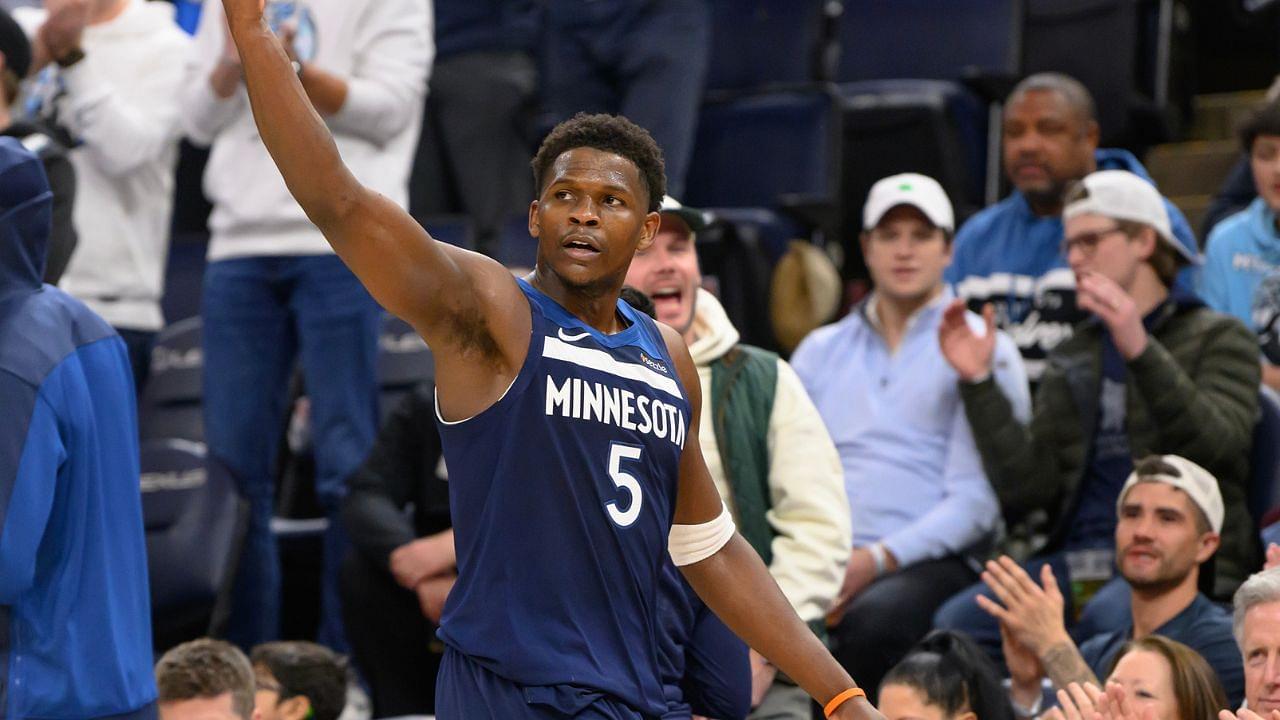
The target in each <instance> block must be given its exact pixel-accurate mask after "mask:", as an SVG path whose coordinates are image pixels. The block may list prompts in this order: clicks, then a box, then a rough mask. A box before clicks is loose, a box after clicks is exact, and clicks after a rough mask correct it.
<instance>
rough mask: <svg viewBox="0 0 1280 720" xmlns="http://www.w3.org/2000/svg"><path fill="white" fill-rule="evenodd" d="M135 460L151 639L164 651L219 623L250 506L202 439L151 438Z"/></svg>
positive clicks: (214, 629)
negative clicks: (148, 582) (138, 466)
mask: <svg viewBox="0 0 1280 720" xmlns="http://www.w3.org/2000/svg"><path fill="white" fill-rule="evenodd" d="M140 459H141V469H142V474H141V478H140V485H141V490H142V519H143V525H144V527H145V529H146V543H147V570H148V573H149V575H150V579H151V616H152V633H153V644H154V647H155V648H156V649H157V651H163V650H164V649H166V648H169V647H172V646H173V645H175V644H177V643H179V642H182V641H184V640H190V639H193V638H196V637H201V636H204V635H213V636H217V635H219V634H220V633H221V632H222V630H223V629H224V626H225V622H226V618H227V613H228V612H229V610H230V606H229V602H230V590H231V582H232V578H233V576H234V574H235V567H236V558H237V557H238V556H239V550H240V544H241V542H242V540H243V538H244V532H245V529H246V527H247V521H248V508H247V506H246V505H244V504H243V503H242V501H240V499H239V498H238V496H237V495H236V489H235V482H234V480H233V479H232V476H231V473H230V471H229V470H227V469H226V468H225V467H224V466H223V465H222V464H221V463H219V462H217V461H216V460H214V459H213V458H211V457H209V456H208V454H207V452H206V450H205V446H204V445H203V444H202V443H197V442H191V441H189V440H178V439H165V440H149V441H146V442H144V443H142V446H141V455H140Z"/></svg>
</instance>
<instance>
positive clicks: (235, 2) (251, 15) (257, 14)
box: [222, 0, 266, 27]
mask: <svg viewBox="0 0 1280 720" xmlns="http://www.w3.org/2000/svg"><path fill="white" fill-rule="evenodd" d="M265 6H266V0H222V8H223V9H224V10H225V11H226V14H227V22H228V23H229V24H230V25H231V26H232V27H235V26H236V25H237V24H239V23H243V22H256V21H257V20H260V19H262V9H263V8H264V7H265Z"/></svg>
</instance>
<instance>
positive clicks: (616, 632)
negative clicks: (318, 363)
mask: <svg viewBox="0 0 1280 720" xmlns="http://www.w3.org/2000/svg"><path fill="white" fill-rule="evenodd" d="M520 289H521V290H523V291H524V293H525V296H526V297H527V298H528V300H529V306H530V312H531V315H532V320H533V322H532V333H531V337H530V339H529V350H528V354H527V357H526V358H525V361H524V365H523V366H522V367H521V368H520V373H519V375H517V376H516V379H515V381H514V382H513V383H512V384H511V387H510V388H509V389H508V390H507V392H506V393H505V394H504V395H503V396H502V398H501V399H500V400H498V401H497V402H496V403H494V404H493V405H492V406H491V407H489V408H488V409H486V410H485V411H484V412H482V413H480V414H479V415H476V416H475V417H473V418H470V419H467V420H464V421H460V422H456V423H448V422H444V421H441V422H440V436H441V440H442V442H443V445H444V455H445V462H446V464H447V466H448V468H449V498H450V503H451V505H452V511H453V523H454V539H455V543H456V545H457V552H458V581H457V584H456V585H454V587H453V590H452V591H451V592H450V593H449V599H448V602H446V603H445V608H444V616H443V618H442V620H441V623H440V631H439V634H440V637H441V639H443V640H444V641H445V642H446V643H448V644H449V645H450V646H451V647H453V648H454V649H456V650H458V651H460V652H462V653H465V654H466V655H468V656H469V657H470V658H471V659H472V660H474V661H475V662H477V663H479V664H480V665H482V666H483V667H485V668H486V669H488V670H490V671H491V672H493V673H495V674H497V675H500V676H502V677H505V678H507V679H508V680H511V681H512V682H515V683H519V684H521V685H566V684H567V685H575V686H579V687H583V688H589V689H593V690H598V691H601V692H604V693H607V694H608V695H610V696H613V697H616V698H618V699H619V700H621V701H623V702H626V703H627V704H629V705H631V706H632V707H634V708H636V709H637V710H639V711H642V712H644V713H645V714H649V715H660V714H661V713H662V712H663V709H664V703H663V693H662V687H661V684H660V683H659V679H658V676H659V670H658V660H657V642H658V636H659V633H660V632H661V623H660V621H659V618H658V593H659V592H660V587H661V570H662V564H663V562H664V560H665V559H666V557H667V535H668V533H669V531H670V529H671V520H672V516H673V514H674V512H675V497H676V482H677V476H678V471H679V462H680V455H681V452H682V450H683V447H684V443H685V439H686V437H687V433H688V430H689V423H690V420H691V410H690V406H689V402H688V400H687V399H686V397H685V394H684V388H683V387H682V386H681V384H680V379H679V376H678V374H677V372H676V368H675V364H674V363H673V362H672V361H671V357H670V355H669V354H668V352H667V348H666V343H665V342H664V341H663V339H662V335H661V333H660V332H659V330H658V327H657V325H656V324H655V323H654V322H653V320H652V319H650V318H649V317H647V316H645V315H643V314H642V313H639V312H636V311H635V310H634V309H633V308H632V307H631V306H630V305H628V304H627V303H625V302H622V301H619V302H618V305H617V307H618V314H619V315H620V316H621V317H622V318H623V319H624V320H626V321H627V322H629V323H630V325H629V326H628V327H627V328H626V329H625V330H623V331H622V332H619V333H616V334H614V335H604V334H602V333H600V332H599V331H597V330H595V329H594V328H591V327H588V326H586V325H585V324H584V323H583V322H582V321H581V320H579V319H578V318H576V317H574V316H573V315H572V314H571V313H569V312H568V311H567V310H565V309H564V308H563V307H561V306H560V305H559V304H558V303H556V302H555V301H554V300H552V299H551V298H549V297H547V296H546V295H544V294H543V293H542V292H540V291H538V290H536V289H534V288H533V287H531V286H530V285H529V284H527V283H525V282H523V281H520Z"/></svg>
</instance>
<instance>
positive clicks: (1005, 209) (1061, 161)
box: [947, 73, 1196, 385]
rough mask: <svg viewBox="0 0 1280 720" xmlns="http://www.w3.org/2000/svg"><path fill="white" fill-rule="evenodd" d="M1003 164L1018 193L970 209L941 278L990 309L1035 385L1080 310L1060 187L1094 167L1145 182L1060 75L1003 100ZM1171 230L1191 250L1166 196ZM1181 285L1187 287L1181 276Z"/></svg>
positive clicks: (1031, 81)
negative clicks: (1102, 139) (1109, 145)
mask: <svg viewBox="0 0 1280 720" xmlns="http://www.w3.org/2000/svg"><path fill="white" fill-rule="evenodd" d="M1002 138H1003V139H1002V145H1003V152H1004V170H1005V175H1006V176H1007V177H1008V178H1009V182H1011V183H1012V184H1013V186H1014V192H1013V193H1012V194H1011V195H1009V197H1007V198H1005V199H1004V200H1002V201H1001V202H999V203H997V204H996V205H993V206H991V207H989V208H987V209H985V210H983V211H982V212H980V213H978V214H977V215H975V216H973V217H972V218H971V219H970V220H969V221H968V222H966V223H965V224H964V227H962V228H960V231H959V232H958V233H957V234H956V249H955V260H954V261H953V262H952V263H951V267H949V268H948V269H947V280H948V281H949V282H951V283H954V284H955V289H956V294H957V295H959V296H960V297H961V298H963V299H964V300H966V301H967V302H968V303H969V308H970V309H971V310H974V311H975V312H977V311H979V310H980V309H981V307H982V306H983V305H985V304H987V303H990V304H992V305H993V306H994V308H995V311H996V324H997V325H998V326H999V327H1000V328H1002V329H1004V330H1006V331H1008V332H1009V334H1010V335H1012V336H1013V339H1014V340H1015V341H1016V342H1017V343H1018V348H1019V349H1020V350H1021V351H1022V357H1023V358H1024V359H1025V360H1026V363H1027V375H1028V376H1029V377H1030V378H1031V382H1032V384H1033V385H1034V384H1036V383H1038V382H1039V381H1040V377H1041V375H1042V374H1043V373H1044V371H1045V356H1046V354H1047V353H1048V352H1049V350H1051V349H1052V348H1053V347H1054V346H1055V345H1057V344H1058V343H1060V342H1062V341H1063V340H1065V339H1066V338H1068V337H1070V336H1071V332H1072V327H1073V326H1074V325H1075V324H1076V323H1078V322H1079V321H1080V320H1083V319H1084V318H1085V317H1086V313H1085V312H1084V311H1083V310H1082V309H1081V308H1080V307H1079V306H1078V304H1077V303H1076V299H1075V294H1076V287H1075V277H1074V276H1073V275H1072V272H1071V270H1070V268H1068V263H1067V259H1066V258H1065V257H1063V256H1062V254H1061V253H1060V252H1059V247H1058V246H1059V242H1060V241H1061V240H1062V219H1061V215H1062V205H1063V193H1064V192H1065V191H1066V189H1067V187H1068V186H1069V185H1070V184H1071V183H1072V182H1074V181H1077V180H1079V179H1081V178H1083V177H1084V176H1085V175H1088V174H1089V173H1091V172H1093V171H1094V170H1102V169H1121V170H1128V171H1129V172H1131V173H1134V174H1136V175H1138V176H1139V177H1142V178H1143V179H1144V180H1147V181H1148V182H1150V178H1149V177H1148V176H1147V174H1146V170H1144V169H1143V167H1142V165H1141V164H1140V163H1139V162H1138V160H1137V159H1136V158H1135V157H1134V156H1133V155H1131V154H1129V153H1128V152H1127V151H1125V150H1099V149H1098V123H1097V119H1096V116H1095V109H1094V104H1093V98H1092V97H1090V95H1089V91H1088V90H1086V89H1085V87H1084V86H1083V85H1081V84H1080V83H1079V82H1077V81H1076V80H1074V79H1073V78H1070V77H1067V76H1066V75H1061V74H1057V73H1040V74H1036V75H1032V76H1031V77H1028V78H1027V79H1025V80H1023V81H1022V82H1021V83H1019V84H1018V85H1017V87H1015V88H1014V89H1013V92H1012V93H1010V94H1009V98H1008V100H1007V101H1006V102H1005V114H1004V127H1003V134H1002ZM1164 206H1165V208H1166V209H1167V211H1168V216H1169V226H1170V228H1171V237H1172V238H1173V239H1174V240H1175V241H1176V242H1178V243H1179V244H1180V246H1181V247H1182V248H1184V249H1185V250H1186V251H1187V252H1188V253H1189V254H1191V255H1194V254H1195V248H1196V241H1195V236H1194V235H1193V234H1192V232H1191V227H1190V226H1189V225H1188V224H1187V221H1186V219H1185V218H1183V216H1182V213H1181V212H1180V211H1179V210H1178V209H1177V208H1175V207H1174V206H1173V205H1172V204H1171V203H1169V202H1168V201H1167V200H1165V201H1164ZM1180 284H1184V285H1186V287H1187V288H1188V289H1189V288H1190V284H1189V283H1188V281H1187V280H1185V279H1184V280H1183V281H1181V283H1180Z"/></svg>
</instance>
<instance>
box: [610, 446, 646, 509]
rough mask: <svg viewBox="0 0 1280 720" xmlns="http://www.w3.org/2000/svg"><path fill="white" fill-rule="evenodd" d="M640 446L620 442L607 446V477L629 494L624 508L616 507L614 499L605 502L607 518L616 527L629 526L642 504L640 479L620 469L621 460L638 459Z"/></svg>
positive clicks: (642, 496) (616, 503)
mask: <svg viewBox="0 0 1280 720" xmlns="http://www.w3.org/2000/svg"><path fill="white" fill-rule="evenodd" d="M639 459H640V448H638V447H636V446H635V445H623V444H622V443H613V444H612V445H610V446H609V479H610V480H612V481H613V484H614V485H616V486H617V487H619V488H621V489H623V490H626V491H627V494H628V495H630V496H631V502H630V503H628V504H627V509H626V510H621V509H619V507H618V502H617V501H616V500H610V501H609V502H607V503H605V504H604V506H605V509H606V510H608V511H609V518H610V519H612V520H613V522H614V524H616V525H617V526H618V527H629V526H630V525H631V523H633V522H635V521H636V518H638V517H640V508H641V506H642V505H644V494H643V493H642V492H641V491H640V481H639V480H636V477H635V475H632V474H631V473H628V472H624V471H623V470H622V461H623V460H639Z"/></svg>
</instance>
